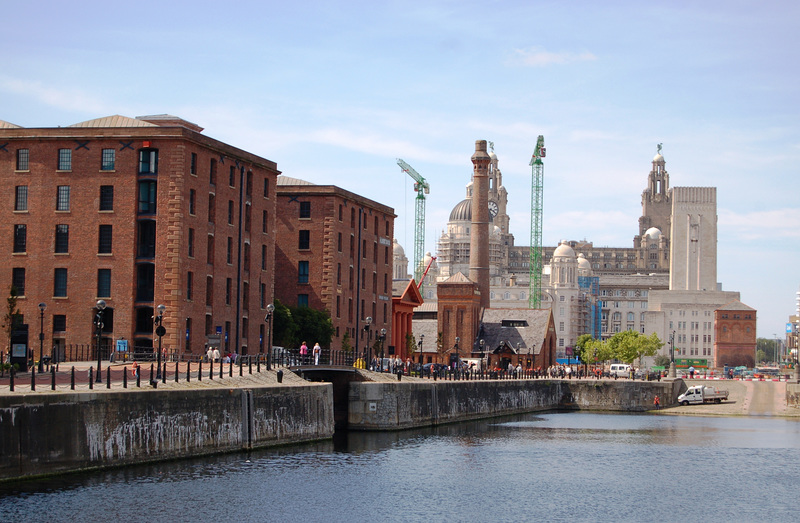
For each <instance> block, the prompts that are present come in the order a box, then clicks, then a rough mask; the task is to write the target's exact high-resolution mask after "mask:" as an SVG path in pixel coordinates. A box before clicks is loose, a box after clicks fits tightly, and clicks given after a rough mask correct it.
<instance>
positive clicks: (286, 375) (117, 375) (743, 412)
mask: <svg viewBox="0 0 800 523" xmlns="http://www.w3.org/2000/svg"><path fill="white" fill-rule="evenodd" d="M95 365H96V362H74V363H62V364H61V365H60V367H59V369H60V371H59V373H58V374H57V379H56V390H55V391H52V390H51V376H50V374H49V373H47V372H45V373H44V374H42V375H40V376H38V377H37V384H36V390H35V391H34V392H31V384H30V373H26V374H19V375H17V379H16V382H15V391H14V392H10V391H9V386H8V375H7V374H6V376H5V377H4V378H0V395H8V394H14V395H21V394H54V393H64V392H71V389H70V374H71V369H72V367H73V366H74V367H75V372H76V374H79V375H80V376H81V378H80V379H78V380H77V382H76V385H75V392H93V393H96V394H102V393H106V392H121V391H124V390H129V391H135V390H154V388H153V387H152V386H151V385H150V383H149V379H150V365H149V364H145V365H142V366H141V367H140V371H141V387H140V388H137V387H136V378H135V377H134V376H133V373H132V368H133V366H132V364H131V363H112V364H110V367H111V370H112V381H111V388H107V386H106V368H107V366H108V364H107V363H106V364H105V365H103V373H102V377H103V381H102V383H94V388H93V389H92V390H90V389H89V384H88V383H87V379H88V372H89V369H90V368H93V367H94V366H95ZM209 370H210V369H209V365H208V364H207V363H206V364H204V365H203V377H202V380H198V379H197V372H198V365H197V363H194V364H192V366H191V380H190V381H188V382H187V381H186V363H180V364H179V366H178V373H179V381H178V382H177V383H176V382H175V378H174V376H175V374H174V373H175V364H174V363H169V364H168V365H167V380H166V382H162V381H159V382H158V389H159V390H164V389H166V390H188V389H226V388H231V387H237V388H241V387H269V386H290V387H291V386H302V385H307V384H308V382H307V381H305V380H304V379H303V378H301V377H300V376H297V375H296V374H295V373H294V372H291V371H290V370H289V369H288V368H282V369H280V370H283V381H282V383H281V384H279V383H278V377H277V374H278V371H277V370H276V369H273V370H270V371H267V370H266V367H265V366H264V365H262V366H261V372H257V367H256V366H253V372H252V374H250V369H249V367H248V366H243V367H242V376H241V377H240V376H239V367H238V366H236V365H234V367H233V376H230V368H229V366H228V364H224V367H223V373H222V378H220V376H219V364H216V365H214V378H213V379H210V378H209ZM123 371H124V372H126V373H127V376H128V387H127V389H124V388H123V381H122V372H123ZM359 372H360V373H361V374H363V375H364V376H366V377H367V379H369V380H370V381H376V382H395V381H397V376H395V375H394V374H389V373H380V372H372V371H368V370H363V369H360V370H359ZM402 379H403V381H412V382H418V381H429V379H427V378H426V379H421V378H415V377H410V376H403V378H402ZM567 381H577V380H567ZM591 381H594V380H591ZM684 381H685V382H686V385H687V386H692V385H703V384H705V385H710V386H714V387H718V388H721V389H727V390H728V392H729V396H728V401H725V402H723V403H721V404H714V403H710V404H705V405H688V406H685V407H684V406H680V405H677V406H672V407H666V408H662V409H661V410H660V411H658V413H659V414H664V415H694V416H781V417H792V418H794V417H796V418H798V419H800V408H797V407H793V406H791V407H790V406H788V405H787V403H786V383H785V382H776V381H738V380H703V379H700V380H690V379H685V380H684ZM654 412H655V411H654Z"/></svg>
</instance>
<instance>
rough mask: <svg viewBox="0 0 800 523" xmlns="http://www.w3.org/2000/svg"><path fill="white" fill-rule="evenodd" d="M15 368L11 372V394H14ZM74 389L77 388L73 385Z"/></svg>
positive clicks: (9, 382)
mask: <svg viewBox="0 0 800 523" xmlns="http://www.w3.org/2000/svg"><path fill="white" fill-rule="evenodd" d="M14 374H15V372H14V367H11V371H10V373H9V381H8V384H9V385H10V386H11V392H14ZM72 388H73V389H74V388H75V386H74V385H73V386H72Z"/></svg>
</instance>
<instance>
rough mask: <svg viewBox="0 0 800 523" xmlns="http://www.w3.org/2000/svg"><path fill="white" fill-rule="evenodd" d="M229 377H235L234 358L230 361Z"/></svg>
mask: <svg viewBox="0 0 800 523" xmlns="http://www.w3.org/2000/svg"><path fill="white" fill-rule="evenodd" d="M228 377H229V378H232V377H233V360H231V361H230V362H229V363H228Z"/></svg>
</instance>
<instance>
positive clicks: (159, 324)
mask: <svg viewBox="0 0 800 523" xmlns="http://www.w3.org/2000/svg"><path fill="white" fill-rule="evenodd" d="M156 308H157V309H158V316H156V317H155V318H153V322H154V323H155V324H156V336H158V355H157V356H156V362H157V363H156V367H157V368H158V370H157V371H156V381H158V380H160V379H161V338H162V337H163V336H164V334H166V333H167V329H165V328H164V325H163V323H164V311H165V310H167V307H166V306H165V305H163V304H162V305H159V306H158V307H156ZM164 363H166V358H165V360H164Z"/></svg>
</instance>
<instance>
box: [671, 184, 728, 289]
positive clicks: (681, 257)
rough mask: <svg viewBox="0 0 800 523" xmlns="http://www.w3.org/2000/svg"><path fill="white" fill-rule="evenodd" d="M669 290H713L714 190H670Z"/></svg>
mask: <svg viewBox="0 0 800 523" xmlns="http://www.w3.org/2000/svg"><path fill="white" fill-rule="evenodd" d="M671 192H672V227H671V231H670V239H671V243H670V262H669V268H670V270H669V290H671V291H678V290H681V291H713V290H716V289H717V188H716V187H675V188H673V189H672V191H671Z"/></svg>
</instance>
